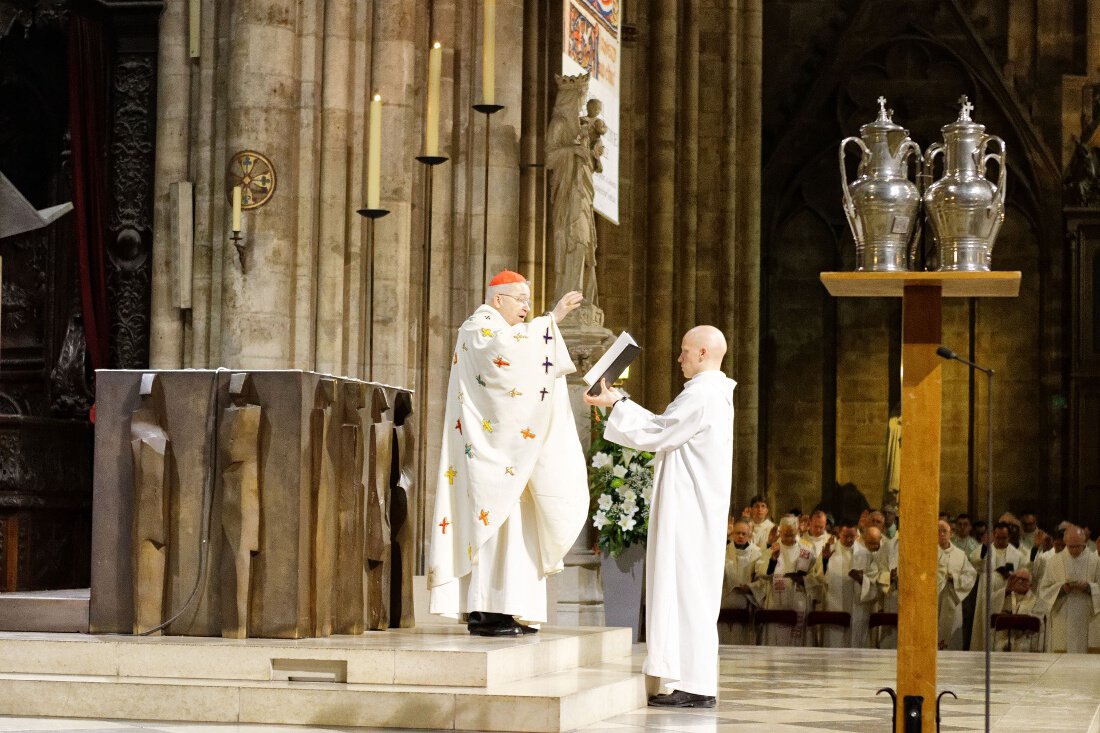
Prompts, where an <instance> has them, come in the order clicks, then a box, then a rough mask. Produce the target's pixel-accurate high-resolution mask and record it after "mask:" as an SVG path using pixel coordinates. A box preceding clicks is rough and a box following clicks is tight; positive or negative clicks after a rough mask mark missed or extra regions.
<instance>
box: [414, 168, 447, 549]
mask: <svg viewBox="0 0 1100 733" xmlns="http://www.w3.org/2000/svg"><path fill="white" fill-rule="evenodd" d="M416 160H417V161H419V162H420V163H422V164H423V165H424V166H425V168H426V170H425V176H424V265H423V268H422V280H421V290H422V292H421V296H420V334H419V335H420V344H419V349H418V351H419V356H420V358H419V362H420V372H419V374H418V375H417V377H418V378H417V387H416V397H417V405H416V410H417V415H418V417H417V419H416V423H417V429H418V433H419V435H418V437H417V440H418V443H417V445H418V446H420V449H419V456H418V458H419V460H418V461H417V466H416V470H417V481H418V484H417V485H418V486H421V487H423V486H424V485H425V481H427V477H428V467H427V455H426V451H425V450H424V446H427V445H428V420H427V415H428V322H429V320H430V319H431V315H432V309H431V304H432V198H433V197H432V171H434V170H435V167H436V166H437V165H440V164H441V163H445V162H447V161H448V160H449V158H447V156H445V155H418V156H416ZM421 495H423V494H421ZM424 511H425V509H424V502H423V501H418V502H417V503H416V522H417V524H416V526H418V527H423V526H424ZM421 559H422V558H421Z"/></svg>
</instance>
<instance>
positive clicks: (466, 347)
mask: <svg viewBox="0 0 1100 733" xmlns="http://www.w3.org/2000/svg"><path fill="white" fill-rule="evenodd" d="M462 350H463V351H469V350H470V347H469V346H467V345H466V344H465V343H463V344H462Z"/></svg>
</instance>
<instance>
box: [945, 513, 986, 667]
mask: <svg viewBox="0 0 1100 733" xmlns="http://www.w3.org/2000/svg"><path fill="white" fill-rule="evenodd" d="M939 545H940V546H939V548H938V550H937V552H936V554H937V557H938V560H939V565H938V570H937V572H936V584H937V587H938V589H939V596H938V598H939V648H940V649H950V650H953V651H962V648H963V601H965V600H966V597H967V596H968V595H969V594H970V591H972V590H973V589H974V583H975V582H977V580H978V572H977V571H976V570H974V566H973V565H971V564H970V559H969V558H968V557H967V556H966V553H965V552H963V551H962V550H960V549H959V548H958V547H956V546H955V545H954V544H953V543H952V542H951V525H950V524H948V523H947V522H945V521H944V520H942V519H941V520H940V526H939Z"/></svg>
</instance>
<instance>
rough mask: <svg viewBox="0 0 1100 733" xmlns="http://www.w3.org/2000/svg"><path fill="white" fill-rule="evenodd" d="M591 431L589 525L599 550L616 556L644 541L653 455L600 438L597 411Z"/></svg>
mask: <svg viewBox="0 0 1100 733" xmlns="http://www.w3.org/2000/svg"><path fill="white" fill-rule="evenodd" d="M594 415H596V416H598V417H599V420H598V421H596V429H595V430H594V431H593V432H594V435H593V437H592V449H591V451H590V455H591V468H590V469H589V471H588V482H589V489H590V491H591V496H592V502H593V507H592V510H593V511H592V526H593V527H595V528H596V530H597V532H598V545H599V547H600V549H601V550H603V551H604V552H606V553H608V554H610V555H611V556H612V557H618V556H619V554H620V553H621V552H622V551H623V550H624V549H626V548H627V547H629V546H631V545H633V544H635V543H642V544H645V541H646V533H647V531H648V529H649V505H650V502H651V501H652V499H653V460H654V457H653V454H652V453H649V452H646V451H636V450H633V449H632V448H624V447H623V446H620V445H617V444H615V443H611V442H609V441H607V440H605V439H604V437H603V427H604V423H603V417H604V414H603V413H602V412H600V411H596V412H594Z"/></svg>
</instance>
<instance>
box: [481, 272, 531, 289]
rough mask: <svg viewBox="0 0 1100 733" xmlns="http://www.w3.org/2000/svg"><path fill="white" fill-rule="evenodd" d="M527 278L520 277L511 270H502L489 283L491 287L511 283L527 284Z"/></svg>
mask: <svg viewBox="0 0 1100 733" xmlns="http://www.w3.org/2000/svg"><path fill="white" fill-rule="evenodd" d="M525 282H527V278H525V277H524V276H523V275H520V274H519V273H518V272H512V271H511V270H501V271H500V272H498V273H497V274H496V275H494V276H493V279H492V280H490V281H489V285H490V286H493V285H509V284H511V283H525Z"/></svg>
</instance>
